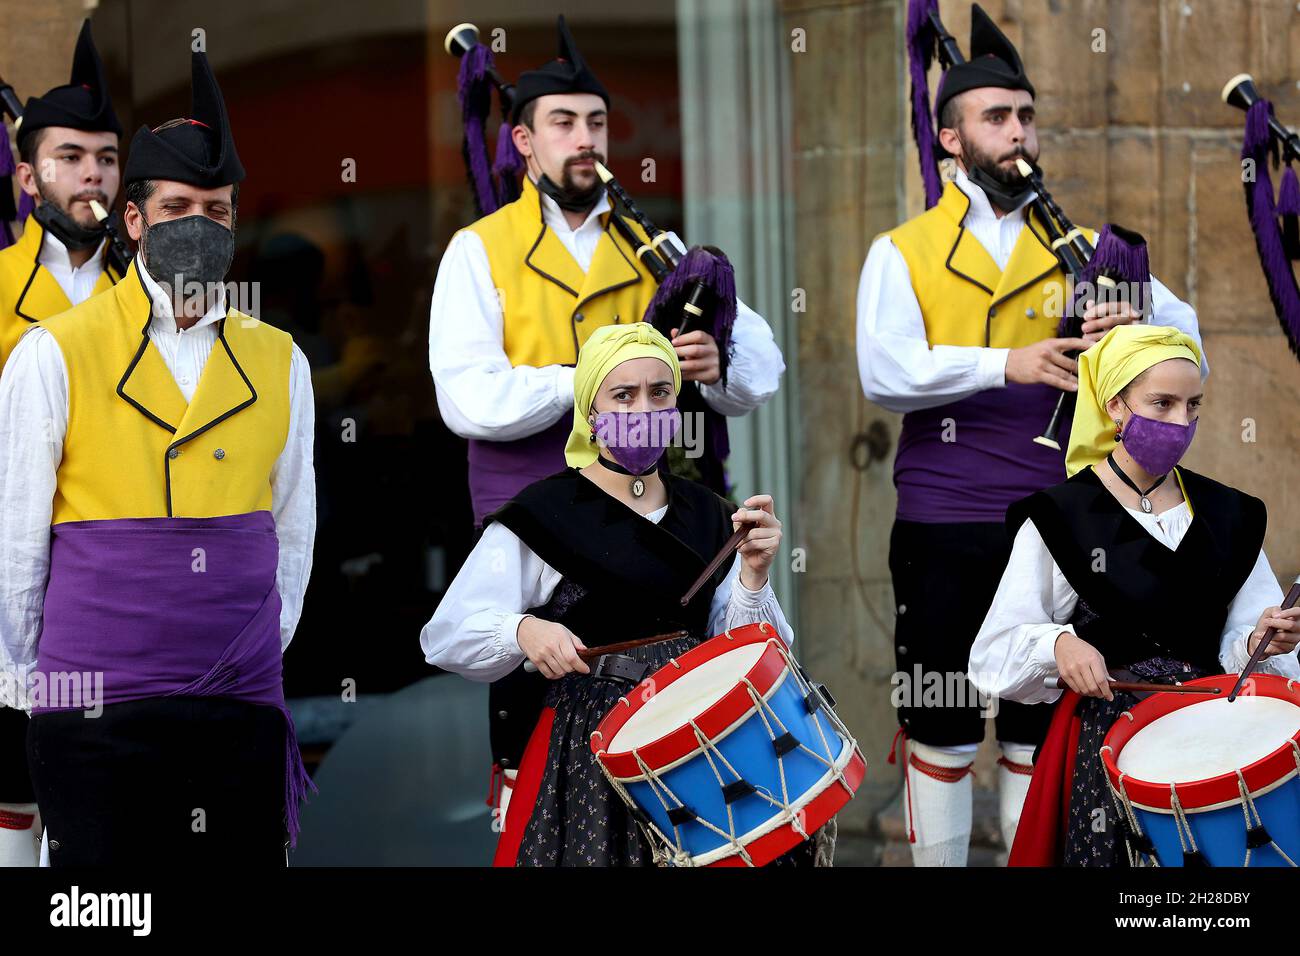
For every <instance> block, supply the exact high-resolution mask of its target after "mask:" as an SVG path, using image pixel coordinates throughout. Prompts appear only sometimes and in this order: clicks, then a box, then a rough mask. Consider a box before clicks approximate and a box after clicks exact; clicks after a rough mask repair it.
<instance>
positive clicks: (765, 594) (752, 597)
mask: <svg viewBox="0 0 1300 956" xmlns="http://www.w3.org/2000/svg"><path fill="white" fill-rule="evenodd" d="M731 597H732V599H733V600H734V601H735V602H736V603H737V604H738V605H740V606H742V607H746V608H750V609H752V610H758V609H759V608H761V607H762V606H763V605H764V604H766V603H767V602H768V601H770V600H773V599H775V598H776V595H775V594H774V593H773V592H772V578H771V576H770V575H769V576H768V579H767V581H766V582H764V584H763V586H762V587H761V588H759V589H758V590H757V591H751V590H750V589H749V588H747V587H745V584H744V582H743V581H741V580H740V575H739V574H737V575H736V580H735V581H734V582H733V584H732V588H731Z"/></svg>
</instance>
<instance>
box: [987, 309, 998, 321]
mask: <svg viewBox="0 0 1300 956" xmlns="http://www.w3.org/2000/svg"><path fill="white" fill-rule="evenodd" d="M997 314H998V310H997V309H989V318H990V319H991V318H993V317H995V316H996V315H997Z"/></svg>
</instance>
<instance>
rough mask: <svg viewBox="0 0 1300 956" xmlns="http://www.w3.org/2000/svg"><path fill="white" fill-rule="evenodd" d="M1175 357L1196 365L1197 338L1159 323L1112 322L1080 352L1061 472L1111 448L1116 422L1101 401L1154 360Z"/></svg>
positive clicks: (1198, 360)
mask: <svg viewBox="0 0 1300 956" xmlns="http://www.w3.org/2000/svg"><path fill="white" fill-rule="evenodd" d="M1174 358H1185V359H1190V360H1191V361H1193V362H1195V363H1196V364H1197V366H1198V367H1199V366H1200V364H1201V350H1200V349H1199V348H1197V346H1196V340H1195V339H1193V338H1192V337H1191V336H1190V335H1187V334H1186V333H1185V332H1180V331H1178V330H1177V329H1174V328H1170V327H1168V326H1164V325H1117V326H1115V327H1114V328H1113V329H1111V330H1110V331H1109V332H1107V333H1106V334H1105V335H1104V336H1102V338H1101V341H1099V342H1097V344H1096V345H1094V346H1093V347H1092V348H1090V349H1088V351H1086V352H1084V353H1083V354H1082V355H1080V356H1079V393H1078V400H1077V401H1076V402H1075V405H1074V425H1073V426H1072V427H1071V429H1070V447H1069V448H1068V449H1067V450H1066V454H1065V473H1066V474H1067V475H1071V476H1072V475H1074V474H1075V473H1076V472H1079V471H1082V470H1083V469H1084V468H1087V467H1088V466H1089V465H1095V464H1096V463H1097V462H1099V461H1105V460H1106V456H1107V455H1109V454H1110V453H1111V452H1112V451H1114V450H1115V448H1116V446H1117V445H1118V442H1116V441H1115V422H1114V421H1113V420H1112V419H1111V417H1110V416H1109V415H1107V414H1106V403H1107V402H1109V401H1110V400H1111V399H1112V398H1114V397H1115V396H1116V395H1118V394H1119V393H1120V392H1122V391H1123V390H1124V386H1126V385H1128V383H1129V382H1131V381H1133V379H1135V378H1137V377H1138V376H1139V375H1141V374H1142V373H1143V372H1145V371H1146V370H1147V369H1149V368H1151V366H1153V365H1158V364H1159V363H1161V362H1163V361H1165V360H1167V359H1174Z"/></svg>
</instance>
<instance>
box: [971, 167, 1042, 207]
mask: <svg viewBox="0 0 1300 956" xmlns="http://www.w3.org/2000/svg"><path fill="white" fill-rule="evenodd" d="M1016 175H1017V176H1019V173H1017V174H1016ZM966 176H967V177H968V178H969V179H970V181H971V182H973V183H974V184H975V185H976V186H978V187H979V188H980V189H982V190H984V195H985V196H988V197H989V202H990V203H992V204H993V205H994V206H997V207H998V208H999V209H1001V210H1002V211H1003V212H1011V211H1012V210H1013V209H1015V208H1016V207H1017V206H1019V205H1020V203H1021V202H1022V201H1023V200H1024V198H1025V197H1026V196H1028V195H1029V194H1030V192H1032V191H1033V189H1032V187H1031V186H1030V185H1029V183H1028V181H1027V180H1025V179H1021V180H1020V181H1019V182H1018V183H1016V184H1015V185H1011V184H1009V183H1005V182H1003V181H1002V180H1000V179H995V178H994V177H992V176H990V175H989V174H988V173H986V172H985V171H984V168H983V167H982V166H972V167H971V168H970V169H969V170H968V171H967V173H966Z"/></svg>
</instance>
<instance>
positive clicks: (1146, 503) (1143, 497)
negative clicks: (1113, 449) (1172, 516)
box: [1106, 455, 1169, 514]
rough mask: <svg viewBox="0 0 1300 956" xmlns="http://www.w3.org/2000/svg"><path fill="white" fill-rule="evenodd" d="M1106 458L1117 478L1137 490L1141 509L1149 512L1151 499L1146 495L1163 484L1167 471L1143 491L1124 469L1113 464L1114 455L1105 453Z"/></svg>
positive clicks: (1167, 475) (1167, 474)
mask: <svg viewBox="0 0 1300 956" xmlns="http://www.w3.org/2000/svg"><path fill="white" fill-rule="evenodd" d="M1106 460H1107V461H1108V462H1110V470H1111V471H1113V472H1115V474H1116V475H1118V476H1119V480H1120V481H1122V482H1124V484H1126V485H1128V486H1129V487H1130V488H1132V489H1133V490H1134V491H1135V492H1137V496H1138V500H1139V502H1140V503H1141V505H1142V510H1143V511H1145V512H1146V513H1147V514H1150V513H1151V501H1150V499H1148V498H1147V495H1149V494H1151V492H1153V491H1155V490H1156V489H1157V488H1159V487H1160V486H1161V485H1162V484H1164V481H1165V479H1166V478H1168V477H1169V472H1165V473H1164V474H1163V475H1161V476H1160V477H1159V478H1157V479H1156V483H1155V484H1154V485H1152V486H1151V487H1150V488H1148V489H1147V490H1146V491H1143V490H1141V489H1140V488H1138V486H1137V483H1136V482H1135V481H1134V480H1133V479H1132V478H1130V477H1129V476H1128V475H1126V474H1124V470H1123V469H1122V468H1120V466H1119V465H1117V464H1115V456H1114V455H1107V456H1106Z"/></svg>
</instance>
